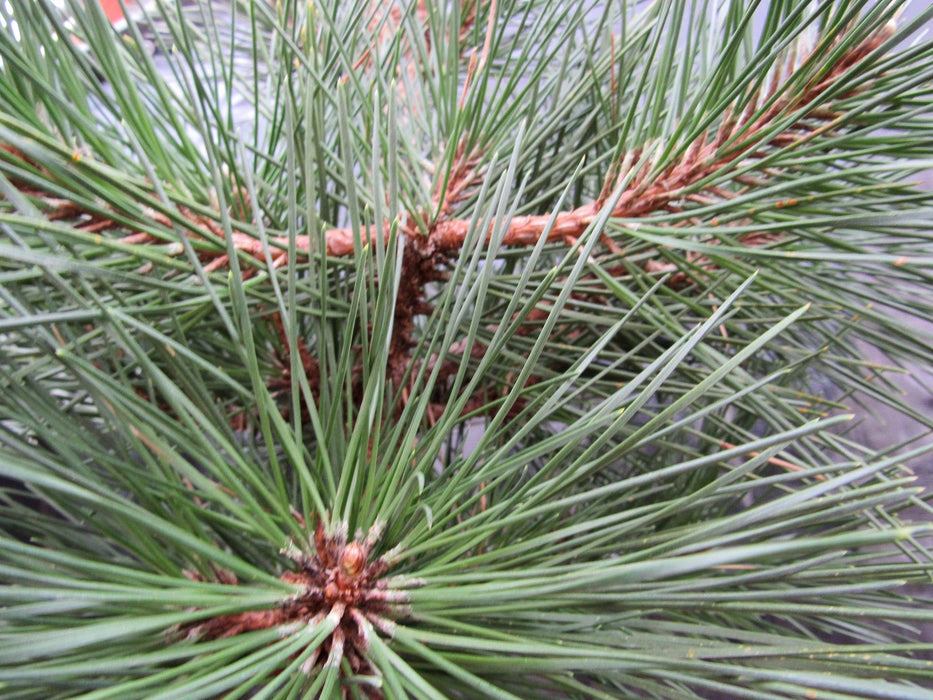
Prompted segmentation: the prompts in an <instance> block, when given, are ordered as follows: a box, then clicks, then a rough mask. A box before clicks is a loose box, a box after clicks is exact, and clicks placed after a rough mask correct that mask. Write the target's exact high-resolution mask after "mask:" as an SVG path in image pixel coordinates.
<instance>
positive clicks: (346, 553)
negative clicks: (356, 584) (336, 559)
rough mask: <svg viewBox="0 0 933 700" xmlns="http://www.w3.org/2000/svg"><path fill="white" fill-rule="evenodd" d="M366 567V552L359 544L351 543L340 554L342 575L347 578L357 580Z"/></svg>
mask: <svg viewBox="0 0 933 700" xmlns="http://www.w3.org/2000/svg"><path fill="white" fill-rule="evenodd" d="M364 566H366V552H365V551H363V547H362V546H361V545H360V544H359V543H358V542H351V543H350V544H348V545H347V546H346V547H344V548H343V551H342V552H341V553H340V573H341V574H343V575H344V576H346V577H347V578H351V579H353V578H357V577H358V576H359V575H360V574H361V573H363V567H364Z"/></svg>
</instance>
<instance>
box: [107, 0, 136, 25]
mask: <svg viewBox="0 0 933 700" xmlns="http://www.w3.org/2000/svg"><path fill="white" fill-rule="evenodd" d="M124 4H125V5H127V6H130V5H132V4H133V3H132V0H126V1H125V3H124ZM100 6H101V7H102V8H103V10H104V14H105V15H107V19H109V20H110V21H111V22H116V21H117V20H118V19H123V9H122V8H121V7H120V0H100Z"/></svg>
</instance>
